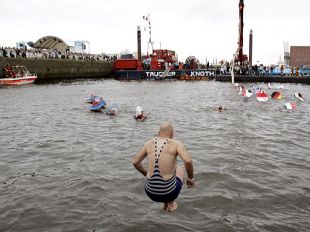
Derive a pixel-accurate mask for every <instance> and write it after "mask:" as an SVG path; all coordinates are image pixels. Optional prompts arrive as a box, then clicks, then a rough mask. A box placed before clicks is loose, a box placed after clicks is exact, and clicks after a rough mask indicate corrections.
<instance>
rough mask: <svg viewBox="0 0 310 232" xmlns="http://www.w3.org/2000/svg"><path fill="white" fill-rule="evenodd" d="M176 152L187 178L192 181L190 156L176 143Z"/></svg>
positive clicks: (182, 146)
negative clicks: (182, 163)
mask: <svg viewBox="0 0 310 232" xmlns="http://www.w3.org/2000/svg"><path fill="white" fill-rule="evenodd" d="M177 152H178V155H179V156H180V157H181V159H182V160H183V162H184V166H185V170H186V173H187V176H188V178H189V179H193V178H194V168H193V161H192V158H191V157H190V155H189V154H188V153H187V151H186V148H185V146H184V145H183V144H182V143H181V142H178V144H177Z"/></svg>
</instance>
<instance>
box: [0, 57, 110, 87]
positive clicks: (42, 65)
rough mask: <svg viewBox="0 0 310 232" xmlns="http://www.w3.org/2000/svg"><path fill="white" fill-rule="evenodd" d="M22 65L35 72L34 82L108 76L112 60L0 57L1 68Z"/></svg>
mask: <svg viewBox="0 0 310 232" xmlns="http://www.w3.org/2000/svg"><path fill="white" fill-rule="evenodd" d="M6 64H10V65H23V66H26V67H27V69H28V70H29V71H30V72H31V73H36V74H37V75H38V78H37V80H36V82H44V81H49V80H57V79H58V80H60V79H78V78H109V77H111V73H112V69H113V62H105V61H86V60H69V59H33V58H27V59H25V58H6V57H0V67H1V69H2V68H3V67H4V66H5V65H6Z"/></svg>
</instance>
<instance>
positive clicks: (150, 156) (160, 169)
mask: <svg viewBox="0 0 310 232" xmlns="http://www.w3.org/2000/svg"><path fill="white" fill-rule="evenodd" d="M178 156H180V157H181V159H182V160H183V163H184V166H185V170H184V168H183V167H178V166H177V157H178ZM145 158H147V160H148V168H147V170H146V169H145V168H144V167H143V166H142V164H141V163H142V161H143V160H144V159H145ZM132 163H133V165H134V167H135V168H136V169H137V170H138V171H139V172H141V173H142V174H143V175H144V176H145V177H146V183H145V193H146V194H147V195H148V197H149V198H150V199H151V200H153V201H155V202H162V203H164V205H163V210H166V211H168V212H171V211H174V210H176V209H177V203H176V202H175V199H176V198H177V197H178V196H179V193H180V192H181V188H182V183H183V179H184V174H185V171H186V173H187V175H188V179H187V181H186V183H187V187H189V188H191V187H194V186H195V181H194V171H193V162H192V158H191V157H190V155H189V154H188V153H187V151H186V149H185V146H184V145H183V143H181V142H180V141H178V140H175V139H173V127H172V125H171V124H170V123H168V122H163V123H162V124H161V125H160V130H159V136H158V137H155V138H153V139H151V140H149V141H147V142H146V143H145V144H144V146H143V147H142V149H141V150H140V151H139V152H138V154H137V155H136V156H135V157H134V158H133V160H132Z"/></svg>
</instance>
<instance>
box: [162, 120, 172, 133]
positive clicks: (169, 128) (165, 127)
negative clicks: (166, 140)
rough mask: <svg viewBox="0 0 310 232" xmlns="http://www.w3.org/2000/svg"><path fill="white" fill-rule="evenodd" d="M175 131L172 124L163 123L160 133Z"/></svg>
mask: <svg viewBox="0 0 310 232" xmlns="http://www.w3.org/2000/svg"><path fill="white" fill-rule="evenodd" d="M172 130H173V127H172V125H171V123H170V122H163V123H162V124H160V128H159V132H161V133H165V132H170V131H172Z"/></svg>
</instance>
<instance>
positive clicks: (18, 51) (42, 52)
mask: <svg viewBox="0 0 310 232" xmlns="http://www.w3.org/2000/svg"><path fill="white" fill-rule="evenodd" d="M0 57H8V58H25V59H69V60H86V61H103V62H110V61H114V60H115V59H116V55H107V54H104V53H102V54H88V53H75V52H70V51H66V52H62V51H58V50H57V49H37V48H32V49H28V48H15V47H1V48H0Z"/></svg>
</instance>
